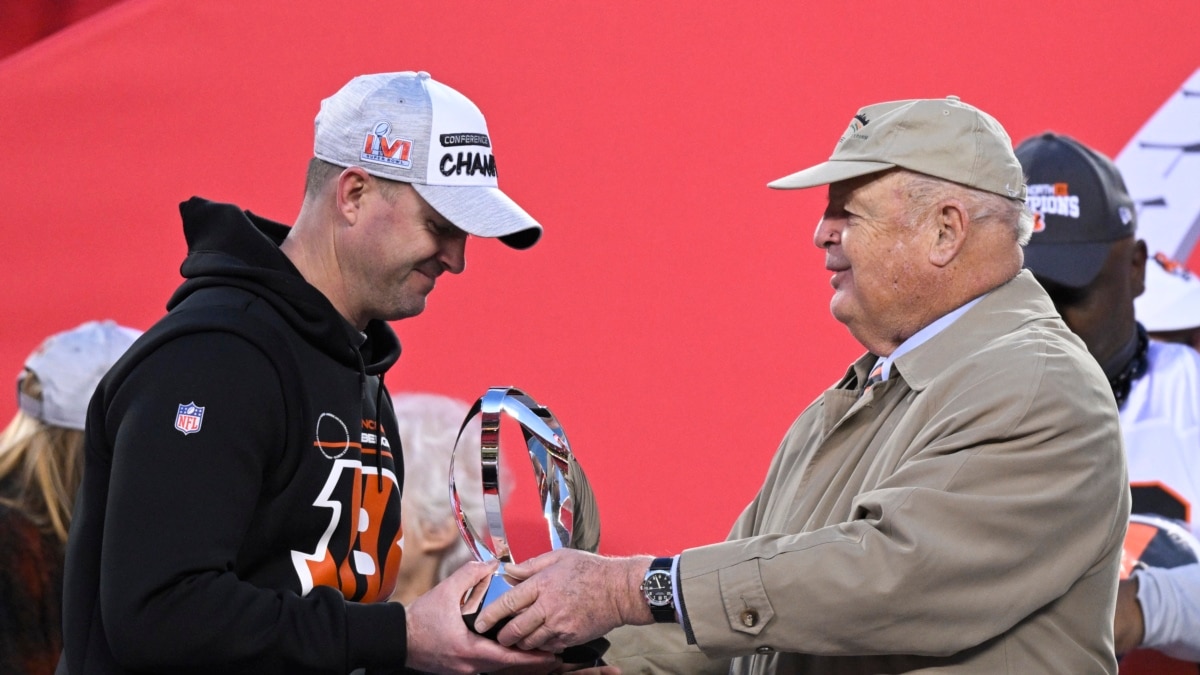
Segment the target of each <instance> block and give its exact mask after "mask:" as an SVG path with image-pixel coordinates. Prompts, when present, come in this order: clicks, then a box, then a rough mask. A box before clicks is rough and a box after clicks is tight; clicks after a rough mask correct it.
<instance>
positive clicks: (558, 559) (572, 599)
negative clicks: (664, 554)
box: [475, 549, 653, 652]
mask: <svg viewBox="0 0 1200 675" xmlns="http://www.w3.org/2000/svg"><path fill="white" fill-rule="evenodd" d="M651 560H653V558H651V557H650V556H636V557H630V558H608V557H603V556H599V555H595V554H592V553H585V552H583V551H576V550H573V549H559V550H557V551H551V552H550V553H546V554H543V555H540V556H538V557H536V558H533V559H531V560H528V561H526V562H524V563H521V564H519V565H517V564H508V565H505V568H504V569H505V571H506V572H507V573H508V574H509V575H511V576H513V577H515V578H517V579H522V580H523V581H521V582H520V583H518V584H517V585H516V586H514V587H513V589H512V590H510V591H508V592H507V593H505V594H504V595H502V596H500V598H499V599H498V600H496V601H495V602H493V603H492V604H490V605H488V606H487V607H485V608H484V609H483V611H482V612H480V614H479V617H478V618H477V619H476V621H475V629H476V630H478V631H479V632H481V633H483V632H486V631H487V630H489V629H490V628H491V627H492V626H494V625H496V624H497V623H498V622H499V621H500V620H501V619H503V618H505V617H506V616H511V617H512V619H511V620H509V622H508V624H507V625H505V626H504V627H503V628H502V629H501V630H500V634H499V635H498V636H497V639H498V640H499V642H500V644H503V645H506V646H507V645H515V646H517V647H520V648H521V649H542V650H546V651H554V652H558V651H561V650H563V649H565V648H566V647H570V646H573V645H579V644H583V643H585V642H587V641H589V640H592V639H595V638H598V637H600V636H602V635H604V634H605V633H607V632H608V631H610V630H612V629H613V628H616V627H617V626H621V625H625V624H634V625H640V624H649V623H653V617H652V616H651V614H650V607H649V605H647V604H646V600H645V596H643V595H642V592H641V590H640V589H641V583H642V579H643V577H644V576H645V573H646V570H647V569H648V568H649V566H650V562H651Z"/></svg>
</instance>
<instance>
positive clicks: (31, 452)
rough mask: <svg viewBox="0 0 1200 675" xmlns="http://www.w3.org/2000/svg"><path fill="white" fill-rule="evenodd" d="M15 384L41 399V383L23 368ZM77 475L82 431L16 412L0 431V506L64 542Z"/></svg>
mask: <svg viewBox="0 0 1200 675" xmlns="http://www.w3.org/2000/svg"><path fill="white" fill-rule="evenodd" d="M17 386H18V388H19V389H20V391H21V392H22V393H24V394H26V395H27V396H31V397H33V398H36V399H39V400H40V399H41V397H42V384H41V382H40V381H38V379H37V376H36V375H34V374H33V373H31V372H30V371H28V370H26V371H25V372H23V373H22V374H21V378H20V380H19V382H18V385H17ZM82 476H83V432H82V431H77V430H75V429H66V428H63V427H58V426H54V425H51V424H46V423H45V422H42V421H41V420H39V419H37V418H36V417H33V416H31V415H27V414H25V413H24V412H21V411H17V414H16V415H15V416H14V417H13V419H12V421H10V422H9V423H8V427H6V428H5V429H4V431H3V432H0V485H3V486H4V492H3V494H0V504H4V505H6V506H9V507H10V508H13V509H16V510H18V511H20V512H21V513H22V514H24V515H25V516H26V517H27V518H29V519H30V520H31V521H33V522H34V524H36V525H37V526H38V527H39V528H41V529H42V530H43V531H45V532H46V533H48V534H54V535H55V536H56V537H58V540H59V541H60V542H62V543H64V544H65V543H66V541H67V530H68V529H70V526H71V510H72V508H74V505H75V492H76V491H77V490H78V489H79V482H80V480H81V478H82Z"/></svg>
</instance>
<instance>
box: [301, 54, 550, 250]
mask: <svg viewBox="0 0 1200 675" xmlns="http://www.w3.org/2000/svg"><path fill="white" fill-rule="evenodd" d="M315 125H316V132H315V136H314V143H313V153H314V155H315V156H316V157H317V158H319V159H322V160H325V161H326V162H329V163H331V164H336V165H337V166H343V167H349V166H358V167H362V168H363V169H364V170H365V171H366V172H367V173H369V174H371V175H372V176H377V177H379V178H384V179H387V180H393V181H401V182H404V183H410V184H411V185H412V186H413V189H415V190H416V191H417V194H419V195H421V197H422V198H424V199H425V201H427V202H429V205H430V206H432V207H433V208H434V209H436V210H437V211H438V213H440V214H442V216H443V217H445V218H446V219H447V220H449V221H450V222H451V223H454V225H455V226H457V227H458V228H460V229H462V230H463V231H465V232H468V233H470V234H473V235H476V236H479V237H498V238H499V239H500V241H502V242H504V243H505V244H507V245H509V246H511V247H513V248H517V249H523V248H529V247H530V246H533V245H534V244H535V243H537V240H538V238H539V237H541V234H542V226H541V225H540V224H538V222H537V221H536V220H534V219H533V217H532V216H530V215H529V214H528V213H526V212H525V210H524V209H522V208H521V207H520V206H518V205H517V203H516V202H514V201H513V200H512V199H510V198H509V197H508V195H506V194H504V193H503V192H501V191H500V188H499V187H498V184H497V180H496V158H495V156H494V155H493V152H492V140H491V137H490V136H488V130H487V123H486V122H485V121H484V119H483V113H481V112H480V111H479V108H478V107H476V106H475V104H474V103H472V102H471V101H470V99H468V98H467V97H466V96H463V95H462V94H460V93H458V92H457V91H455V90H454V89H451V88H450V87H448V86H446V85H444V84H442V83H440V82H438V81H437V80H434V79H432V78H431V77H430V76H429V73H426V72H412V71H405V72H398V73H376V74H373V75H360V76H358V77H356V78H354V79H353V80H350V82H348V83H347V84H346V85H345V86H344V87H342V88H341V89H340V90H339V91H338V92H337V93H336V94H334V95H333V96H330V97H329V98H327V99H325V100H324V101H322V102H321V110H320V112H318V113H317V118H316V121H315Z"/></svg>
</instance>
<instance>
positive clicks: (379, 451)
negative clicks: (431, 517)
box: [375, 372, 396, 492]
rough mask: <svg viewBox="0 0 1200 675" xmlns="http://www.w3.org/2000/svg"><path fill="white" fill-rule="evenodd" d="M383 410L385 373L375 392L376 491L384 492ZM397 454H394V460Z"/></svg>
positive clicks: (380, 375) (381, 375)
mask: <svg viewBox="0 0 1200 675" xmlns="http://www.w3.org/2000/svg"><path fill="white" fill-rule="evenodd" d="M381 410H383V373H382V372H381V373H379V388H378V389H376V390H375V434H376V436H375V439H376V440H375V481H376V482H375V485H376V488H375V489H376V490H378V491H379V492H383V423H382V422H380V421H379V420H380V418H381V415H380V411H381ZM395 456H396V454H395V452H393V453H392V457H393V459H394V458H395Z"/></svg>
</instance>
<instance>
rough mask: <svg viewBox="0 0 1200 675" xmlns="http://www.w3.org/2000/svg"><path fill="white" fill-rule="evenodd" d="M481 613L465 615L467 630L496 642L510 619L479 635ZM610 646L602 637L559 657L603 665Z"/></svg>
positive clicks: (571, 661) (571, 649) (564, 661)
mask: <svg viewBox="0 0 1200 675" xmlns="http://www.w3.org/2000/svg"><path fill="white" fill-rule="evenodd" d="M481 609H482V608H481ZM479 612H480V610H479V609H477V610H475V611H474V612H471V613H470V614H463V621H465V622H466V624H467V629H468V630H470V631H471V632H472V633H478V634H479V635H482V636H483V637H485V638H488V639H489V640H495V639H496V637H497V636H498V635H500V629H502V628H504V626H505V625H506V624H507V623H508V619H504V620H502V621H501V622H500V623H498V624H496V625H495V626H492V627H491V628H490V629H488V631H487V632H485V633H479V631H477V630H475V617H477V616H479ZM608 646H609V642H608V640H606V639H604V638H602V637H601V638H596V639H595V640H590V641H588V642H585V643H583V644H581V645H575V646H574V647H567V648H566V649H564V650H563V651H562V653H561V654H559V657H561V658H562V660H563V663H569V664H571V665H597V666H598V665H603V663H602V662H601V660H600V659H601V658H602V657H603V656H604V652H606V651H608Z"/></svg>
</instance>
